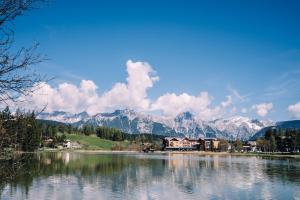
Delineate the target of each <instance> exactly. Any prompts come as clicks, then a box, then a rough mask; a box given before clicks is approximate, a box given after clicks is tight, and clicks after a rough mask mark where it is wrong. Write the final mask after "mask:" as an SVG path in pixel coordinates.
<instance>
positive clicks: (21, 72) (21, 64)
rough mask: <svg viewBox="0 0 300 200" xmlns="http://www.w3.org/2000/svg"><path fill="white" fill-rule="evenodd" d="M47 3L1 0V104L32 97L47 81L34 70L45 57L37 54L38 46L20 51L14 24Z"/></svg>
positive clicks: (30, 0)
mask: <svg viewBox="0 0 300 200" xmlns="http://www.w3.org/2000/svg"><path fill="white" fill-rule="evenodd" d="M42 2H44V1H43V0H0V102H7V101H8V100H10V101H16V100H17V99H18V97H19V96H20V95H30V94H31V93H32V92H34V90H35V89H37V88H38V87H39V84H40V83H41V81H43V80H44V79H45V77H42V76H41V75H40V74H38V73H36V71H35V70H33V67H34V66H35V65H37V64H38V63H40V62H41V61H43V60H44V59H45V58H44V56H42V55H41V54H38V53H36V49H37V47H38V44H34V45H33V46H31V47H29V48H25V47H21V48H19V49H18V50H15V49H16V48H15V47H14V46H13V44H14V30H13V22H14V20H15V19H16V18H17V17H18V16H21V15H23V14H24V13H26V12H27V11H30V10H32V9H36V8H39V7H40V5H41V3H42Z"/></svg>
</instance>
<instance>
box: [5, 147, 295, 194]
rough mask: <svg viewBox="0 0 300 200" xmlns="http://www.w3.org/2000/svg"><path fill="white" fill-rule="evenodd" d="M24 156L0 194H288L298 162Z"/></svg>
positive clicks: (189, 157)
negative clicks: (21, 163) (15, 175)
mask: <svg viewBox="0 0 300 200" xmlns="http://www.w3.org/2000/svg"><path fill="white" fill-rule="evenodd" d="M25 156H26V159H24V160H23V161H24V164H23V165H22V166H21V168H20V170H19V171H18V174H17V177H15V178H14V179H12V180H11V182H10V184H9V186H5V187H2V190H3V192H2V194H1V195H2V196H0V198H3V199H6V197H8V196H7V195H9V197H10V198H13V199H25V197H26V193H25V194H24V193H23V192H24V191H28V193H27V199H36V198H40V199H45V198H48V199H70V198H72V199H94V198H95V197H101V199H116V198H117V199H199V198H204V199H219V198H221V199H249V198H253V199H259V198H263V195H266V194H268V195H269V196H268V198H271V199H272V198H274V197H276V198H279V199H292V197H293V195H295V194H296V193H293V192H296V191H298V189H299V183H300V174H299V173H298V172H299V169H300V164H299V162H298V161H294V160H289V161H287V160H266V159H261V158H258V157H233V156H217V155H215V156H197V155H192V154H165V155H163V154H147V155H145V154H87V153H75V152H59V153H47V154H30V155H29V154H28V155H25ZM1 164H2V165H1V166H2V167H3V166H6V165H3V164H4V163H1ZM7 166H8V165H7ZM283 184H284V187H283ZM62 186H63V189H62V188H61V187H62ZM4 188H5V189H4ZM22 188H23V189H24V190H23V189H22ZM277 188H281V189H280V190H277ZM54 190H55V192H53V191H54ZM7 191H12V192H10V193H11V194H10V193H7ZM24 195H25V196H24Z"/></svg>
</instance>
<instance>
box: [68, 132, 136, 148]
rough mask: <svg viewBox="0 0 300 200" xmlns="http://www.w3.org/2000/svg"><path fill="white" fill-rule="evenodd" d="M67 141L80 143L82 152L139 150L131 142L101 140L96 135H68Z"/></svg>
mask: <svg viewBox="0 0 300 200" xmlns="http://www.w3.org/2000/svg"><path fill="white" fill-rule="evenodd" d="M66 137H67V139H69V140H71V141H72V142H78V143H79V144H80V145H81V148H80V149H81V150H104V151H111V150H119V151H122V150H130V151H131V150H137V146H136V145H134V144H131V143H130V142H129V141H111V140H105V139H101V138H99V137H97V136H95V135H91V136H86V135H77V134H67V135H66Z"/></svg>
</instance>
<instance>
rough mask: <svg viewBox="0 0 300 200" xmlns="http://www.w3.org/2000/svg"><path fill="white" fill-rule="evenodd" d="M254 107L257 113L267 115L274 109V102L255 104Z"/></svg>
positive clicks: (262, 115)
mask: <svg viewBox="0 0 300 200" xmlns="http://www.w3.org/2000/svg"><path fill="white" fill-rule="evenodd" d="M252 109H253V110H255V112H256V114H257V115H259V116H261V117H265V116H266V115H267V114H268V113H269V112H270V111H271V110H272V109H273V103H261V104H255V105H253V106H252Z"/></svg>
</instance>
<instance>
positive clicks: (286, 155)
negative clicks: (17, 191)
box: [24, 149, 300, 159]
mask: <svg viewBox="0 0 300 200" xmlns="http://www.w3.org/2000/svg"><path fill="white" fill-rule="evenodd" d="M44 152H77V153H141V154H145V155H151V154H192V155H200V156H207V155H208V156H209V155H211V156H214V155H219V156H260V157H274V158H295V159H300V154H290V153H253V152H252V153H238V152H236V153H230V152H208V151H155V152H149V153H144V152H141V151H130V150H122V151H119V150H116V151H114V150H101V149H99V150H85V149H63V150H61V149H46V150H38V151H37V153H44ZM24 153H27V152H24Z"/></svg>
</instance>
